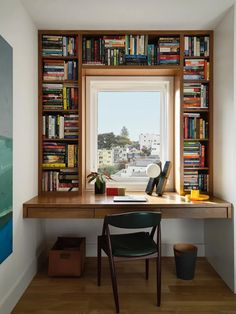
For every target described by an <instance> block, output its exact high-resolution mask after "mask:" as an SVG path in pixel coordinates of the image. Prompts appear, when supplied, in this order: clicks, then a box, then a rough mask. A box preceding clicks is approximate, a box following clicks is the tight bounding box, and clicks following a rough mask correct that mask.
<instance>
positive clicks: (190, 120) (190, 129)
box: [183, 113, 208, 139]
mask: <svg viewBox="0 0 236 314" xmlns="http://www.w3.org/2000/svg"><path fill="white" fill-rule="evenodd" d="M183 125H184V138H185V139H207V138H208V121H206V120H205V119H203V118H201V117H200V113H184V124H183Z"/></svg>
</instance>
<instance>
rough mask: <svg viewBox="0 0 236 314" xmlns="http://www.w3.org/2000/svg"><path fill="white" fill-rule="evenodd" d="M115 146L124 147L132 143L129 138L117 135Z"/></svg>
mask: <svg viewBox="0 0 236 314" xmlns="http://www.w3.org/2000/svg"><path fill="white" fill-rule="evenodd" d="M115 144H116V145H117V146H121V147H124V146H125V145H130V144H131V141H130V139H129V138H128V137H125V136H121V135H117V136H116V138H115Z"/></svg>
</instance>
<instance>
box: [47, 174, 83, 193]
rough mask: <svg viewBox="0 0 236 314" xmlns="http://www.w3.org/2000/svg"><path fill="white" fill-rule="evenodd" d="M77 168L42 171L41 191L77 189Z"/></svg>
mask: <svg viewBox="0 0 236 314" xmlns="http://www.w3.org/2000/svg"><path fill="white" fill-rule="evenodd" d="M78 188H79V180H78V168H74V169H60V170H59V171H51V170H50V171H43V176H42V191H43V192H52V191H58V192H70V191H78Z"/></svg>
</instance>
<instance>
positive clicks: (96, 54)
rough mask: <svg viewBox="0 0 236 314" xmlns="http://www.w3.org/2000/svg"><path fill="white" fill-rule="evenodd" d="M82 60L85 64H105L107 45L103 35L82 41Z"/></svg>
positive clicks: (84, 38)
mask: <svg viewBox="0 0 236 314" xmlns="http://www.w3.org/2000/svg"><path fill="white" fill-rule="evenodd" d="M82 61H83V64H92V65H93V64H95V65H104V64H105V45H104V40H103V38H102V37H98V38H93V37H92V38H86V37H83V42H82Z"/></svg>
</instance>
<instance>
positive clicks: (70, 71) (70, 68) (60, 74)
mask: <svg viewBox="0 0 236 314" xmlns="http://www.w3.org/2000/svg"><path fill="white" fill-rule="evenodd" d="M77 69H78V67H77V61H63V60H45V61H44V63H43V80H45V81H53V80H54V81H55V80H56V81H57V80H60V81H63V80H77V78H78V70H77Z"/></svg>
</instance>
